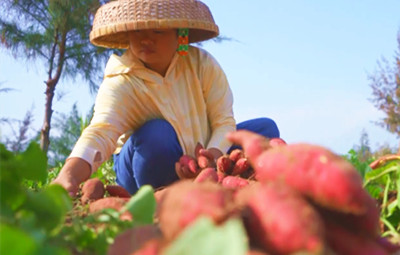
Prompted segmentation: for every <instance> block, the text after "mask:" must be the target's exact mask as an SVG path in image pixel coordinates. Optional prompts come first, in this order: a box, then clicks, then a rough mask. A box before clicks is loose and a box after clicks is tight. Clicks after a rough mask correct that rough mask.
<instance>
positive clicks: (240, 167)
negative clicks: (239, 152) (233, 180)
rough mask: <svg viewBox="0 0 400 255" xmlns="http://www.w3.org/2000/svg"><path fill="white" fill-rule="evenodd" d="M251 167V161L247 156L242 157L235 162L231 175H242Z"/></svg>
mask: <svg viewBox="0 0 400 255" xmlns="http://www.w3.org/2000/svg"><path fill="white" fill-rule="evenodd" d="M250 168H251V165H250V161H249V160H248V159H247V158H240V159H238V160H237V161H236V162H235V164H234V166H233V170H232V173H231V175H241V174H243V173H244V172H246V171H248V170H249V169H250Z"/></svg>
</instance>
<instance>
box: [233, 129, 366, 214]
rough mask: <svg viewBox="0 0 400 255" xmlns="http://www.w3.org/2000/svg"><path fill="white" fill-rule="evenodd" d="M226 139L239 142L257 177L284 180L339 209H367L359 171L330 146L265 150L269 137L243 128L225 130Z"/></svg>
mask: <svg viewBox="0 0 400 255" xmlns="http://www.w3.org/2000/svg"><path fill="white" fill-rule="evenodd" d="M228 139H229V140H230V141H232V142H233V143H237V144H240V145H242V147H243V148H244V151H245V153H246V155H248V158H249V159H250V162H251V164H252V166H253V168H254V170H255V173H256V179H257V180H259V181H261V182H268V181H277V180H281V181H284V182H285V183H286V184H287V185H289V186H290V187H292V188H294V189H296V190H298V191H299V192H301V193H302V194H304V195H306V196H307V197H309V198H311V199H313V200H314V201H315V202H317V203H318V204H321V205H324V206H326V207H328V208H332V209H336V210H338V211H342V212H349V213H355V214H362V213H364V212H365V211H366V210H367V203H368V202H367V201H368V197H369V194H368V193H367V191H366V190H364V188H363V181H362V178H361V176H360V174H359V173H358V172H357V170H356V169H355V168H354V167H353V166H352V165H351V164H350V163H349V162H347V161H346V160H345V159H343V158H342V157H340V156H339V155H336V154H334V153H333V152H331V151H330V150H328V149H326V148H323V147H321V146H317V145H311V144H289V145H286V146H277V147H272V148H270V149H267V150H265V149H264V148H265V147H263V146H264V144H265V142H267V141H268V139H266V138H263V137H261V136H260V135H257V134H255V133H252V132H249V131H244V130H241V131H237V132H232V133H230V134H228ZM262 139H265V142H264V143H263V142H262V141H260V140H262ZM252 141H255V142H252Z"/></svg>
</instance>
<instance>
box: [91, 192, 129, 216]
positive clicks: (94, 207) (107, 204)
mask: <svg viewBox="0 0 400 255" xmlns="http://www.w3.org/2000/svg"><path fill="white" fill-rule="evenodd" d="M128 201H129V198H123V197H105V198H101V199H98V200H96V201H94V202H92V203H90V204H89V213H96V212H99V211H101V210H103V209H106V208H112V209H114V210H117V211H119V210H121V208H122V207H123V206H124V205H125V204H126V203H127V202H128ZM121 219H122V220H132V214H131V213H130V212H129V211H126V212H125V213H123V214H122V215H121Z"/></svg>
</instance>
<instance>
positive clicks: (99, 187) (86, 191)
mask: <svg viewBox="0 0 400 255" xmlns="http://www.w3.org/2000/svg"><path fill="white" fill-rule="evenodd" d="M104 194H105V189H104V184H103V182H102V181H100V179H99V178H92V179H89V180H87V181H85V182H84V183H83V186H82V196H81V202H82V203H83V204H86V203H88V202H91V201H95V200H97V199H100V198H102V197H104Z"/></svg>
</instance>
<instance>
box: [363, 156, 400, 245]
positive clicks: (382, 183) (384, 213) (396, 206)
mask: <svg viewBox="0 0 400 255" xmlns="http://www.w3.org/2000/svg"><path fill="white" fill-rule="evenodd" d="M364 186H365V188H366V189H367V190H368V191H370V193H371V195H372V196H374V197H375V198H376V199H377V200H379V201H380V204H381V220H382V222H383V223H384V224H385V229H386V230H385V232H384V233H383V235H384V236H391V237H392V238H393V239H395V240H396V241H397V242H399V241H400V234H399V233H400V160H393V161H390V162H388V163H387V164H384V165H383V166H381V167H378V168H376V169H374V170H373V171H370V172H369V173H367V174H366V176H365V182H364Z"/></svg>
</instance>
